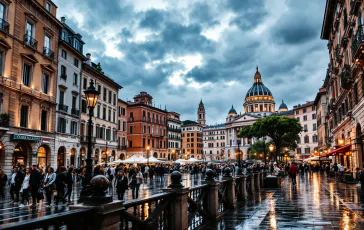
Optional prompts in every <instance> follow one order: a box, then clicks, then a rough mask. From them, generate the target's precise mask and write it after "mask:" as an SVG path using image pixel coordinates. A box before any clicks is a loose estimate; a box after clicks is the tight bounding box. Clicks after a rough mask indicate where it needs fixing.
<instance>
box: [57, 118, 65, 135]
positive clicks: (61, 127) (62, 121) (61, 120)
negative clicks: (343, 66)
mask: <svg viewBox="0 0 364 230" xmlns="http://www.w3.org/2000/svg"><path fill="white" fill-rule="evenodd" d="M57 132H59V133H66V119H64V118H63V117H59V118H58V127H57Z"/></svg>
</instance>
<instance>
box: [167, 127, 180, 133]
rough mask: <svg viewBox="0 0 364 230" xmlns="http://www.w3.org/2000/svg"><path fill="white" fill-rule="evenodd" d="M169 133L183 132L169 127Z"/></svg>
mask: <svg viewBox="0 0 364 230" xmlns="http://www.w3.org/2000/svg"><path fill="white" fill-rule="evenodd" d="M168 131H171V132H176V133H180V132H182V131H181V129H175V128H170V127H168Z"/></svg>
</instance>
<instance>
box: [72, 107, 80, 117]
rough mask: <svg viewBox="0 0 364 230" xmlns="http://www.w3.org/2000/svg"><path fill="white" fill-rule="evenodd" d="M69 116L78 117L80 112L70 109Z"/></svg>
mask: <svg viewBox="0 0 364 230" xmlns="http://www.w3.org/2000/svg"><path fill="white" fill-rule="evenodd" d="M71 114H72V115H74V116H77V117H78V116H80V110H79V109H71Z"/></svg>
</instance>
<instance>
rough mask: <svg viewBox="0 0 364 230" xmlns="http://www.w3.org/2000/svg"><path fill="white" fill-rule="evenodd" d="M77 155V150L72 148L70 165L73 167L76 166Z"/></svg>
mask: <svg viewBox="0 0 364 230" xmlns="http://www.w3.org/2000/svg"><path fill="white" fill-rule="evenodd" d="M75 155H76V149H75V148H72V149H71V151H70V164H71V166H75V163H76V162H75Z"/></svg>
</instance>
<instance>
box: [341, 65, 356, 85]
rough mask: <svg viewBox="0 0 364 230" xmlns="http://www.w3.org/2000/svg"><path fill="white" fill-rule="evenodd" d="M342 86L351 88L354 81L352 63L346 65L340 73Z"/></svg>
mask: <svg viewBox="0 0 364 230" xmlns="http://www.w3.org/2000/svg"><path fill="white" fill-rule="evenodd" d="M340 80H341V87H342V88H343V89H346V90H349V89H350V88H351V85H352V83H353V82H354V81H353V76H352V72H351V69H350V65H344V68H343V69H342V71H341V74H340Z"/></svg>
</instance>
